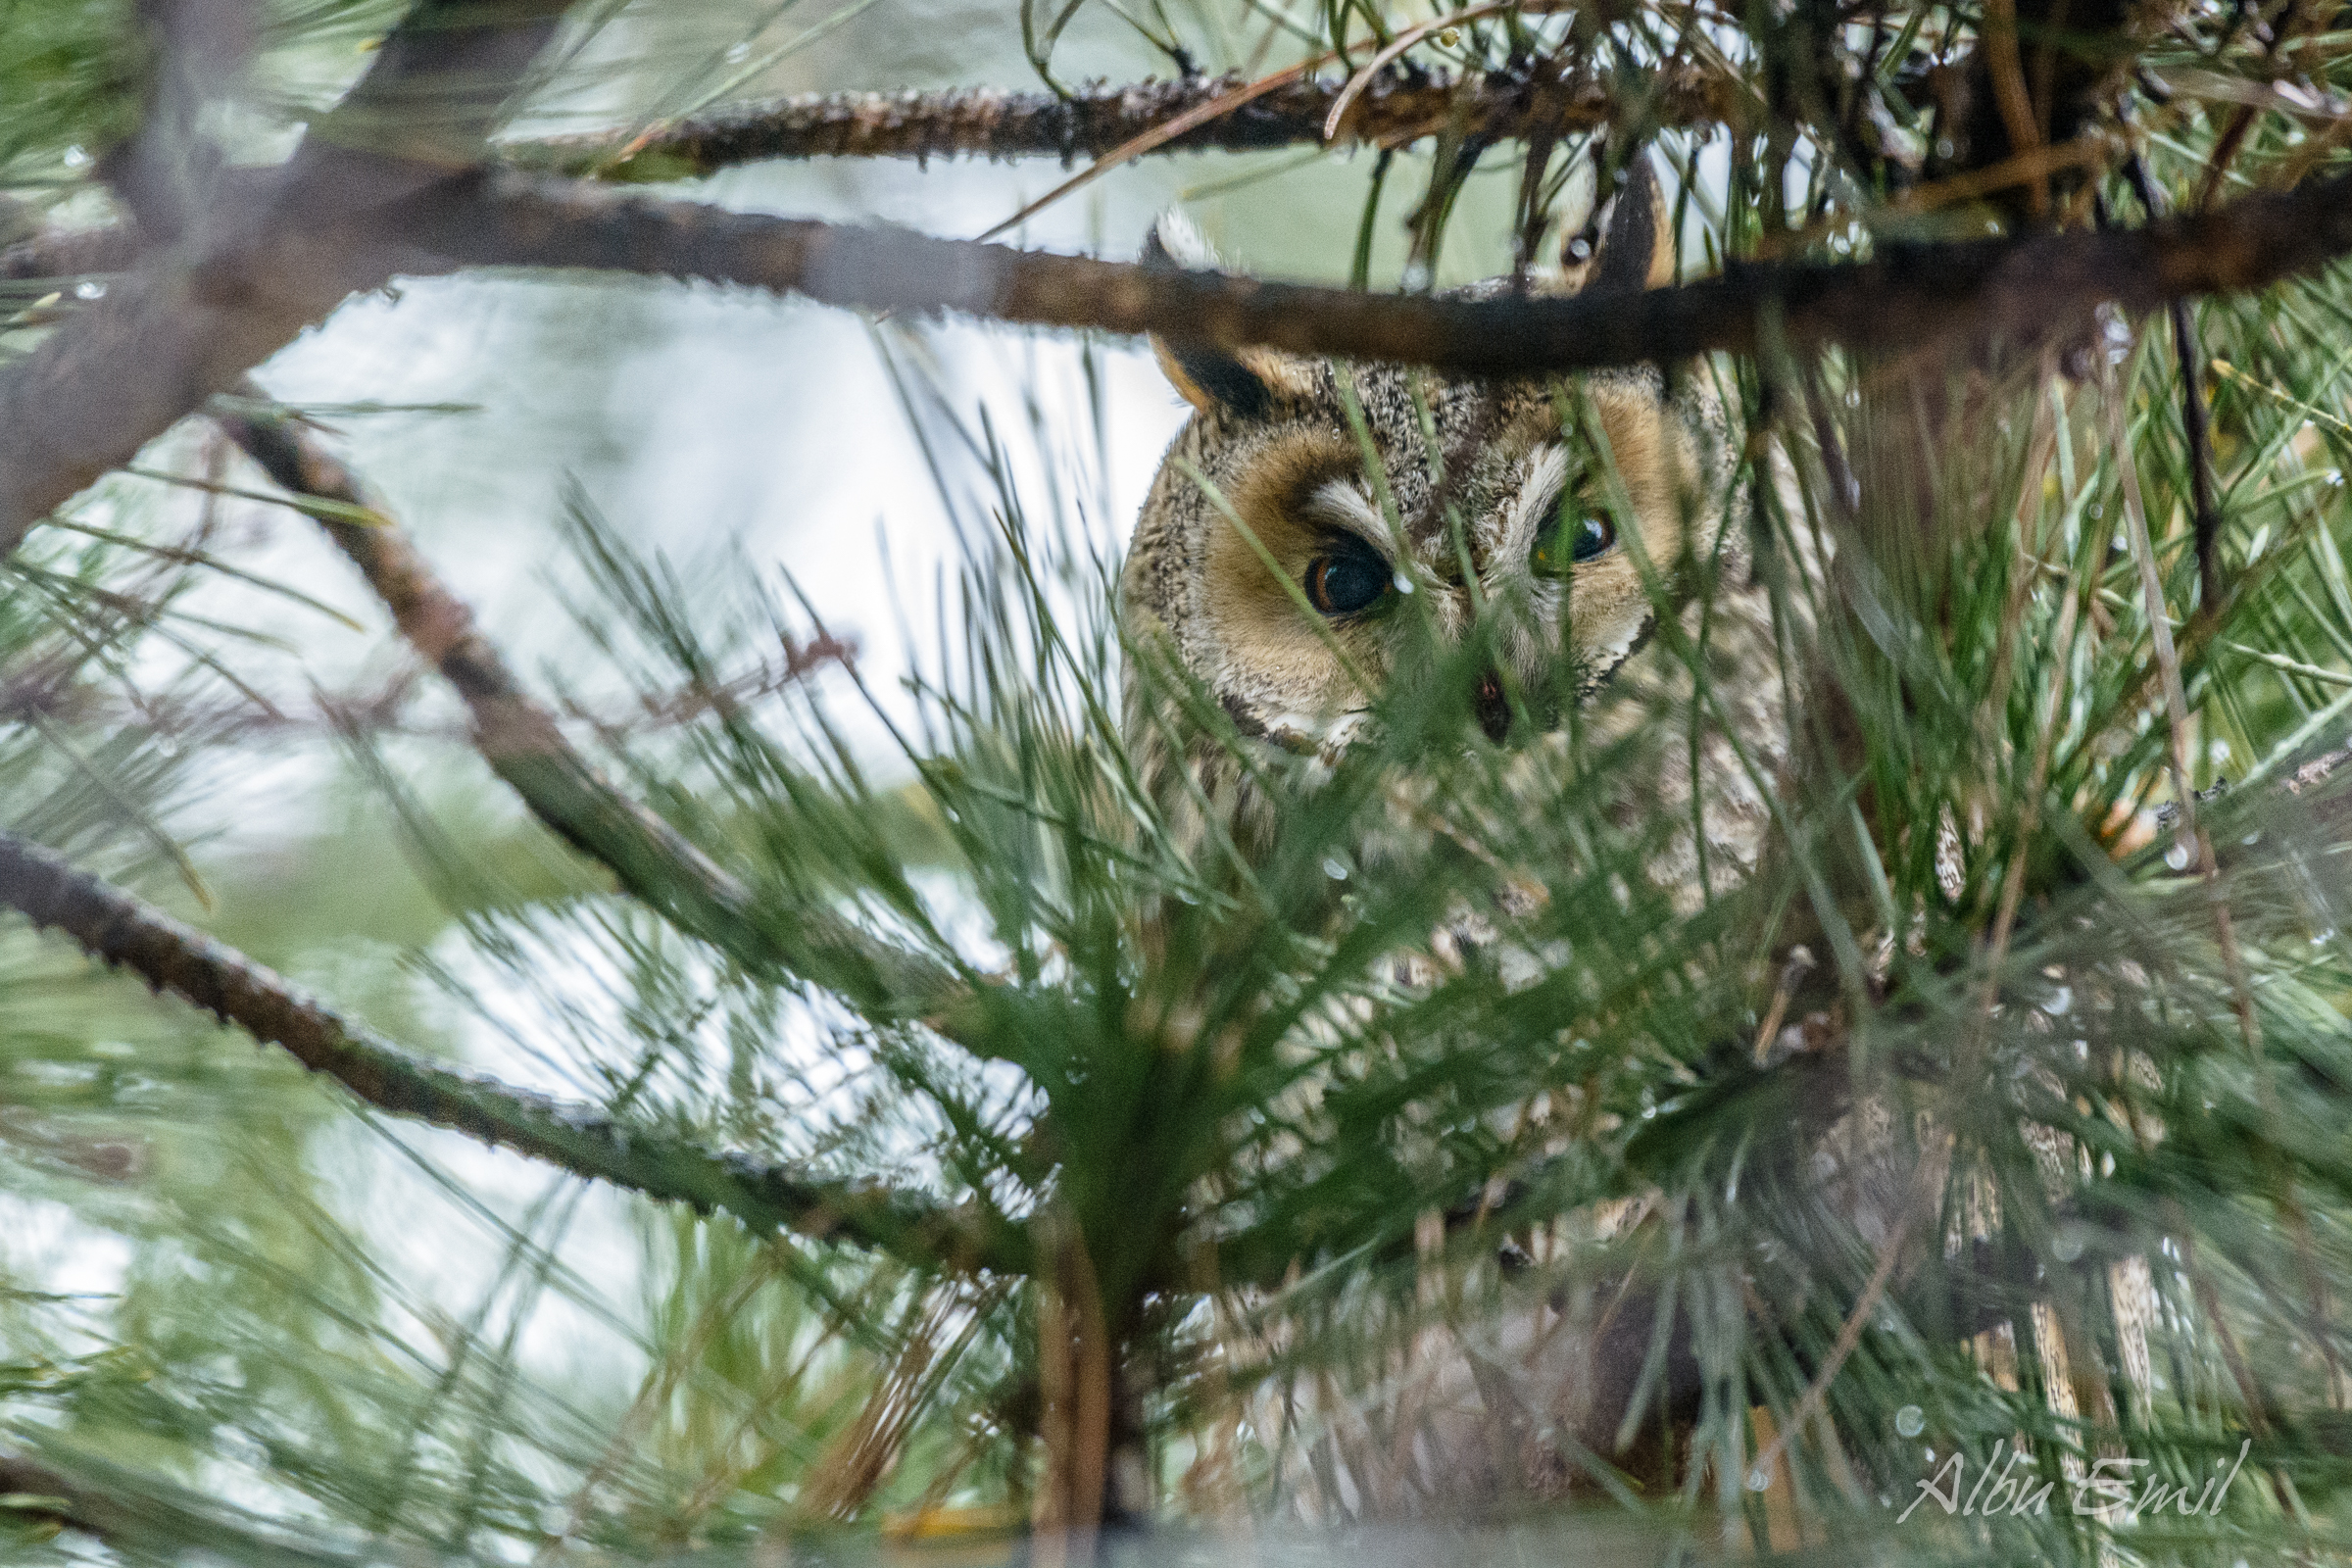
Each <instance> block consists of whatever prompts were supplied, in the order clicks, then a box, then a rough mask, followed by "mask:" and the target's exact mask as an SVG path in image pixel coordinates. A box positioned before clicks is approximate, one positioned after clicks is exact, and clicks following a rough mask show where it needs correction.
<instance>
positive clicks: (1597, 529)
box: [1528, 516, 1617, 577]
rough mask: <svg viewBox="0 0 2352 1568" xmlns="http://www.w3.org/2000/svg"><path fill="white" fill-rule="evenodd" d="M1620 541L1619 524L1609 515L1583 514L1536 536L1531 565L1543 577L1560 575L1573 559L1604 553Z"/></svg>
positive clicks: (1530, 559) (1580, 562)
mask: <svg viewBox="0 0 2352 1568" xmlns="http://www.w3.org/2000/svg"><path fill="white" fill-rule="evenodd" d="M1616 543H1617V525H1616V524H1615V523H1613V522H1611V521H1609V519H1608V518H1606V517H1599V516H1587V517H1580V518H1578V519H1576V520H1575V521H1573V522H1564V523H1562V524H1561V525H1560V526H1559V527H1557V528H1551V529H1547V530H1545V531H1544V532H1543V533H1541V534H1538V535H1537V536H1536V548H1535V552H1534V554H1533V555H1531V556H1530V557H1529V558H1528V565H1529V566H1530V567H1531V568H1532V569H1533V570H1534V571H1535V573H1536V575H1538V576H1540V577H1557V576H1559V575H1560V574H1561V572H1562V571H1563V570H1564V569H1565V568H1566V567H1567V566H1568V565H1569V564H1570V563H1576V564H1582V563H1584V562H1588V561H1591V560H1593V559H1594V558H1595V557H1598V556H1605V555H1607V554H1608V553H1609V551H1610V549H1611V548H1612V547H1613V546H1614V545H1615V544H1616Z"/></svg>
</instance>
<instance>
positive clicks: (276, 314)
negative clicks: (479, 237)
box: [0, 0, 565, 555]
mask: <svg viewBox="0 0 2352 1568" xmlns="http://www.w3.org/2000/svg"><path fill="white" fill-rule="evenodd" d="M564 9H565V0H417V3H416V4H414V5H412V6H411V7H410V9H409V12H408V14H407V15H406V16H405V17H404V18H403V19H402V22H401V24H400V25H399V26H398V27H396V28H394V29H393V31H392V34H391V36H390V37H388V38H387V39H386V40H385V41H384V45H383V47H382V49H381V50H379V51H378V53H377V55H376V58H375V61H374V63H373V64H372V65H371V66H369V68H368V73H367V74H366V75H365V76H363V77H362V78H361V80H360V82H359V83H358V85H356V86H355V87H353V88H352V90H351V92H350V93H349V94H347V95H346V96H345V99H344V101H343V103H342V104H341V105H339V106H338V107H337V108H336V110H335V111H334V112H333V113H332V114H330V115H328V116H327V117H326V118H325V119H324V120H323V121H322V122H321V123H319V124H318V125H317V126H315V127H314V128H313V129H312V131H311V132H310V134H309V135H307V136H306V137H305V138H304V139H303V142H302V145H301V146H300V147H299V148H298V149H296V151H295V154H294V156H293V157H292V158H291V159H289V160H288V161H287V162H286V163H285V164H283V165H280V166H278V167H277V168H275V169H271V170H267V171H261V172H250V173H244V174H241V175H239V176H237V177H233V178H232V177H228V176H226V175H223V176H222V177H221V178H220V179H218V180H215V181H214V182H213V183H212V186H211V188H210V189H209V190H208V192H207V194H206V199H205V201H204V203H203V206H202V208H201V210H200V211H198V212H196V213H194V214H192V215H191V223H190V229H189V232H188V233H187V234H186V235H185V236H182V239H181V243H180V244H178V245H176V246H174V247H172V249H171V250H168V251H165V250H158V251H155V252H153V253H151V254H150V255H149V256H148V257H147V259H146V262H145V265H143V266H141V267H140V268H139V269H138V270H136V271H133V272H130V273H127V274H125V275H124V276H123V277H121V278H119V279H117V280H116V281H115V283H114V284H113V285H112V286H111V287H110V288H109V289H108V291H107V293H106V296H105V298H103V299H101V300H98V301H96V302H94V303H92V304H90V305H89V306H87V307H86V308H84V309H82V310H79V311H77V312H76V313H75V314H74V315H73V317H72V318H71V319H68V320H67V321H65V322H64V323H62V324H61V325H60V326H59V327H58V329H57V330H56V331H55V332H54V333H52V334H51V335H50V336H49V338H48V339H47V340H46V341H44V342H43V343H42V344H41V345H40V347H39V348H37V349H35V350H34V351H33V352H32V353H31V354H29V355H27V356H26V357H25V359H23V360H21V361H19V362H17V363H15V364H13V365H11V366H9V367H8V368H6V370H5V372H0V555H6V554H8V553H9V552H11V551H13V550H15V548H16V547H17V545H18V543H19V542H20V541H22V540H23V538H24V536H25V529H27V528H29V527H31V526H32V524H33V523H34V522H36V521H38V520H39V519H40V518H41V517H43V516H45V515H47V514H48V513H49V512H50V511H51V510H52V509H54V508H56V507H58V506H60V505H62V504H63V503H65V502H66V501H68V500H70V499H72V497H73V496H74V495H75V494H76V493H78V492H79V491H81V490H82V489H84V488H85V487H87V486H88V485H90V484H91V483H93V482H94V481H95V480H97V479H98V478H99V477H100V476H101V475H103V474H105V473H106V472H107V471H108V470H110V469H112V468H115V467H118V466H121V465H122V464H123V463H125V462H127V461H128V460H129V459H130V458H131V456H132V455H133V454H134V453H136V452H137V451H138V449H139V448H140V447H141V446H143V445H145V444H146V443H147V442H148V441H150V440H152V439H153V438H154V437H156V436H158V435H160V434H162V433H163V432H164V431H165V430H166V429H168V428H169V427H170V426H171V425H172V423H173V422H174V421H176V420H177V419H179V418H180V417H182V416H184V415H186V414H189V413H191V412H193V411H194V410H195V409H196V408H198V407H200V406H201V405H202V403H203V402H204V400H205V399H206V398H208V397H210V396H211V395H212V394H214V393H216V392H221V391H225V390H227V388H228V387H229V386H230V385H231V384H233V383H234V382H235V381H236V379H237V377H239V376H241V375H242V374H244V372H245V371H246V370H248V369H249V368H252V367H254V366H256V365H259V364H260V363H261V362H262V361H263V360H265V359H267V358H268V357H269V356H270V355H271V354H272V353H274V352H276V351H277V350H278V349H279V348H281V347H283V346H284V345H285V344H286V343H287V342H289V341H290V340H291V339H292V338H293V337H294V335H295V334H296V333H298V332H300V331H301V330H302V329H303V328H304V327H306V326H308V325H310V324H311V323H312V322H313V321H316V320H318V319H320V318H321V317H323V316H325V315H326V314H327V312H329V311H331V310H333V309H334V307H335V306H336V305H337V304H339V303H340V302H341V301H342V300H343V299H344V298H345V297H346V296H347V295H349V294H351V293H353V292H354V291H356V290H360V289H368V288H375V287H378V286H380V285H381V284H383V283H385V282H386V281H388V280H389V279H390V277H391V276H392V274H393V273H394V272H395V271H397V270H409V269H411V268H419V263H418V261H417V258H414V257H405V258H404V257H403V256H401V255H398V254H395V253H392V252H389V251H387V250H386V249H385V248H384V247H383V246H382V245H381V244H379V243H373V241H374V240H375V239H376V237H377V236H378V235H380V233H381V229H380V228H379V227H377V226H375V224H374V220H375V219H376V218H377V217H378V216H379V215H380V213H381V211H382V210H384V209H385V208H387V207H389V206H393V205H396V204H397V203H398V202H399V201H400V200H401V199H402V198H404V197H409V196H413V195H414V194H416V193H417V191H419V190H421V189H423V188H425V187H427V186H428V185H429V184H430V183H431V182H432V181H433V180H435V179H436V178H439V177H444V176H445V175H446V172H447V169H448V168H449V167H454V166H457V165H464V164H470V163H473V162H476V161H478V160H479V158H480V156H481V153H482V146H483V138H484V137H485V136H486V135H487V134H488V132H489V130H490V128H491V127H492V125H493V124H494V123H496V117H497V115H498V114H499V113H500V112H501V110H502V108H503V106H504V105H505V104H506V103H507V101H508V100H509V99H510V97H511V96H512V94H513V93H514V92H515V89H516V88H517V86H518V85H519V83H520V81H521V79H522V76H523V74H524V73H525V72H526V71H527V70H528V69H529V67H530V65H531V63H532V61H533V60H534V59H535V58H536V57H537V55H538V54H539V52H540V51H541V50H542V49H544V48H545V46H546V44H547V41H548V39H549V38H550V36H551V35H552V33H553V31H554V27H555V24H556V21H557V20H558V19H559V18H560V17H561V16H562V15H563V12H564ZM419 270H420V268H419Z"/></svg>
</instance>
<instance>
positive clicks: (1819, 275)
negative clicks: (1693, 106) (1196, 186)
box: [403, 174, 2352, 375]
mask: <svg viewBox="0 0 2352 1568" xmlns="http://www.w3.org/2000/svg"><path fill="white" fill-rule="evenodd" d="M403 232H404V233H406V234H407V235H408V236H409V237H410V238H412V239H413V240H415V241H416V242H417V243H418V244H420V245H423V246H426V247H428V248H430V249H432V250H434V251H436V252H437V253H439V254H440V255H442V256H443V257H445V258H447V259H448V260H450V261H452V262H455V263H458V264H461V265H465V266H477V267H479V266H490V267H530V268H559V269H560V268H580V269H590V270H609V271H629V272H639V273H645V274H649V275H658V276H669V277H680V278H695V279H701V280H704V281H709V282H717V283H735V284H741V285H744V286H748V287H755V288H764V289H771V290H775V291H778V292H792V293H798V294H803V295H806V296H808V297H809V298H810V299H814V300H818V301H821V302H823V303H826V304H830V305H843V306H851V307H856V308H859V309H867V310H886V311H894V312H913V311H954V312H959V313H962V314H966V315H971V316H978V317H988V318H993V319H998V320H1005V321H1015V322H1021V323H1025V324H1031V325H1042V326H1065V327H1094V328H1099V329H1104V330H1108V331H1114V332H1155V333H1159V334H1161V335H1163V336H1165V337H1168V338H1170V339H1172V340H1174V341H1177V342H1180V343H1184V344H1188V345H1193V344H1198V345H1203V346H1216V347H1223V348H1241V347H1246V346H1250V345H1266V346H1270V347H1275V348H1281V349H1288V350H1291V351H1293V352H1296V353H1301V354H1315V355H1334V356H1339V357H1342V358H1348V359H1364V360H1382V361H1391V362H1396V363H1400V364H1411V365H1430V366H1439V367H1444V368H1448V369H1453V370H1458V371H1464V372H1469V373H1478V374H1491V375H1510V374H1526V373H1533V372H1540V371H1546V370H1572V369H1593V368H1602V367H1608V366H1624V365H1639V364H1643V363H1647V362H1654V361H1665V360H1680V359H1687V358H1689V357H1691V356H1693V355H1697V354H1702V353H1707V352H1710V351H1716V350H1728V351H1731V352H1734V353H1748V352H1752V351H1753V350H1754V349H1755V347H1756V345H1757V342H1758V339H1759V334H1760V333H1761V331H1762V326H1761V323H1762V322H1763V321H1764V320H1765V319H1768V318H1769V319H1772V320H1773V321H1774V322H1775V333H1776V337H1777V339H1778V341H1779V342H1781V343H1783V344H1786V345H1787V346H1788V347H1789V348H1791V349H1803V348H1810V347H1815V346H1819V345H1821V344H1825V343H1832V342H1836V343H1843V344H1846V345H1848V346H1850V347H1855V348H1866V349H1905V350H1918V349H1921V348H1923V347H1926V346H1932V345H1934V344H1935V343H1936V342H1938V341H1943V340H1948V339H1952V338H1954V337H1956V336H1958V335H1959V334H1963V333H1966V334H1969V335H1972V336H1973V335H1979V334H1981V335H1983V336H1985V337H1987V338H1992V339H1997V340H2003V341H2007V342H2011V343H2018V342H2033V341H2038V340H2040V339H2042V338H2043V337H2045V336H2047V335H2049V334H2051V333H2053V332H2059V331H2063V330H2065V329H2066V328H2067V327H2068V326H2069V325H2071V324H2072V323H2073V322H2075V321H2076V320H2078V319H2081V318H2082V317H2083V316H2085V315H2087V314H2088V313H2089V312H2090V311H2091V310H2092V309H2093V308H2095V307H2096V306H2098V305H2101V304H2105V303H2114V304H2116V305H2119V306H2121V307H2123V308H2124V309H2126V310H2128V311H2137V310H2144V309H2147V308H2150V307H2152V306H2155V305H2160V304H2162V303H2164V302H2165V301H2167V300H2170V299H2175V298H2179V297H2181V296H2183V295H2190V294H2204V293H2219V292H2226V291H2230V290H2238V289H2252V288H2259V287H2262V286H2264V285H2266V284H2269V283H2272V282H2275V281H2278V279H2280V278H2282V277H2286V276H2289V275H2292V274H2294V273H2298V272H2306V271H2312V270H2318V269H2319V268H2321V267H2323V266H2325V265H2327V263H2328V262H2330V261H2332V260H2334V259H2335V258H2336V257H2337V256H2339V255H2341V254H2343V253H2344V252H2346V251H2348V250H2352V175H2339V176H2337V177H2335V178H2331V179H2327V180H2322V181H2318V182H2315V183H2313V184H2310V185H2307V186H2305V187H2303V188H2301V189H2299V190H2295V191H2291V192H2265V193H2261V194H2258V195H2253V196H2248V197H2245V198H2242V199H2241V200H2239V201H2236V202H2233V203H2231V204H2229V206H2227V207H2224V208H2221V209H2219V210H2216V211H2213V212H2210V213H2198V214H2194V215H2187V216H2180V217H2174V218H2168V219H2165V220H2162V221H2155V222H2151V223H2149V224H2147V225H2146V226H2144V227H2141V228H2137V229H2126V230H2103V231H2098V232H2076V233H2043V234H2036V235H2033V236H2030V237H2025V238H2018V239H1994V240H1975V241H1965V242H1960V243H1954V244H1941V245H1908V246H1895V245H1889V246H1887V247H1885V248H1884V249H1883V250H1882V251H1881V252H1880V253H1879V254H1878V255H1877V256H1876V257H1875V258H1874V259H1872V260H1871V261H1868V262H1864V263H1860V264H1856V265H1844V266H1838V265H1819V264H1795V263H1778V264H1757V265H1736V266H1734V267H1733V268H1731V269H1729V270H1727V271H1726V272H1725V273H1724V274H1723V275H1722V276H1720V277H1715V278H1710V279H1707V280H1705V281H1703V282H1698V283H1691V284H1686V285H1684V286H1682V287H1678V288H1661V289H1652V290H1649V291H1647V292H1645V293H1641V294H1636V295H1631V296H1627V295H1612V296H1607V297H1592V296H1571V297H1566V298H1558V297H1545V298H1529V299H1483V300H1481V299H1463V298H1446V297H1436V296H1430V295H1374V294H1363V293H1356V292H1353V291H1350V290H1346V289H1335V288H1315V287H1307V286H1302V285H1298V284H1287V283H1266V282H1260V281H1258V280H1256V279H1253V278H1246V277H1235V276H1228V275H1225V274H1221V273H1215V272H1204V271H1185V270H1160V269H1148V268H1144V267H1141V266H1136V265H1129V264H1121V263H1114V262H1102V261H1095V260H1092V259H1089V258H1086V257H1077V256H1054V255H1047V254H1044V253H1041V252H1035V251H1018V250H1012V249H1009V248H1007V247H1004V246H998V245H985V244H977V243H971V242H966V241H959V240H945V239H935V238H932V237H931V236H929V235H925V234H918V233H913V232H910V231H908V230H906V229H899V228H891V227H886V226H882V225H865V226H853V225H845V224H833V223H824V222H817V221H811V220H807V219H790V218H775V217H769V216H765V215H761V214H756V213H733V212H724V211H721V210H719V209H717V208H713V207H707V206H702V205H699V204H696V203H691V202H676V201H657V200H651V199H647V198H643V197H634V196H619V195H614V194H613V193H611V192H608V191H603V190H599V189H596V188H594V187H592V186H588V185H586V184H582V183H576V182H575V183H568V184H566V183H550V182H543V181H534V180H531V179H529V178H527V177H523V176H517V175H512V174H482V175H477V176H472V177H468V178H466V179H464V180H460V181H453V182H452V183H451V184H450V185H448V186H446V187H443V188H442V189H439V190H437V191H435V192H432V193H431V194H429V195H428V196H426V197H425V198H423V199H421V200H419V201H418V202H417V203H416V204H414V206H413V207H412V209H411V220H410V221H409V222H408V223H407V224H405V225H404V227H403Z"/></svg>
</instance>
